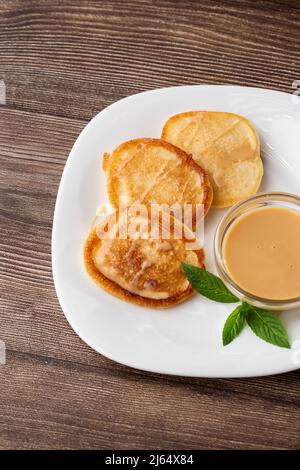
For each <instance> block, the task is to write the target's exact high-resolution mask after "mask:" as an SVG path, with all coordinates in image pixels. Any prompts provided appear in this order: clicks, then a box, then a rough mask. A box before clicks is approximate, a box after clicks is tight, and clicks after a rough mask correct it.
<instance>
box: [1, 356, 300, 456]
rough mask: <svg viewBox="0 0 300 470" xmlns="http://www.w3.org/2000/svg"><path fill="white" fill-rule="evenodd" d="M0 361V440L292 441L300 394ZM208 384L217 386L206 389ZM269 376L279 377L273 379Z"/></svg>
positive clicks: (106, 443)
mask: <svg viewBox="0 0 300 470" xmlns="http://www.w3.org/2000/svg"><path fill="white" fill-rule="evenodd" d="M4 368H5V369H6V368H7V369H8V371H7V372H6V374H4V375H2V377H1V387H2V395H1V409H0V422H1V423H3V424H1V425H0V431H1V432H0V446H1V447H11V446H12V445H13V446H16V447H18V448H23V449H24V448H26V449H27V448H77V449H78V448H106V449H116V448H117V449H132V448H135V449H143V448H150V449H151V448H156V449H199V448H205V449H216V448H218V449H229V448H235V449H240V448H247V449H253V448H257V449H267V448H268V449H271V448H277V449H279V448H289V449H293V448H298V446H299V431H300V424H299V414H298V411H297V409H299V399H298V398H297V400H296V402H295V403H291V402H285V399H284V396H282V399H278V400H276V399H271V398H270V397H269V396H268V394H267V393H265V394H264V396H261V394H260V392H259V393H258V394H257V395H256V397H252V400H249V397H248V396H247V394H243V393H239V392H237V393H234V392H233V390H231V391H228V390H226V386H225V388H224V387H223V386H222V385H223V384H226V383H227V384H230V383H232V384H234V381H202V380H190V381H187V382H186V381H185V380H184V381H179V382H176V381H173V380H172V379H167V378H166V379H165V380H162V379H159V378H157V377H155V376H153V375H150V374H132V373H130V372H128V373H125V372H124V370H123V371H121V373H119V371H116V370H114V371H113V370H109V371H107V370H105V369H98V368H95V367H91V366H86V365H81V366H79V365H77V366H74V365H72V364H68V363H66V362H62V361H57V360H52V361H51V362H49V363H47V362H45V361H44V360H42V359H41V358H39V357H36V356H33V355H23V354H20V353H12V354H10V355H9V357H8V365H7V366H5V367H4ZM0 373H1V369H0ZM291 376H292V374H290V375H289V376H288V377H291ZM280 380H281V379H280ZM288 380H289V379H288ZM209 383H210V384H214V383H219V386H218V387H214V386H213V388H210V386H209V385H208V384H209ZM272 383H275V384H276V383H277V384H278V378H274V379H273V381H272ZM206 384H207V385H206ZM290 384H291V382H290ZM262 385H263V384H261V387H260V390H262V389H263V387H262ZM233 386H234V385H233ZM12 387H13V395H12ZM297 407H298V408H297ZM287 430H288V439H287V438H286V432H287Z"/></svg>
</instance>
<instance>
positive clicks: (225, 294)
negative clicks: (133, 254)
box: [182, 263, 291, 348]
mask: <svg viewBox="0 0 300 470" xmlns="http://www.w3.org/2000/svg"><path fill="white" fill-rule="evenodd" d="M182 267H183V271H184V273H185V275H186V277H187V279H188V281H189V283H190V284H191V286H192V287H193V288H194V289H195V290H196V291H197V292H198V293H199V294H202V295H203V296H204V297H207V298H208V299H210V300H214V301H216V302H222V303H238V302H240V300H239V299H238V298H237V297H236V296H235V295H233V294H232V293H231V292H230V291H229V290H228V289H227V287H226V286H225V284H224V282H223V281H222V280H221V279H220V278H219V277H218V276H215V275H214V274H212V273H210V272H208V271H206V270H205V269H202V268H198V267H197V266H193V265H191V264H187V263H182ZM246 323H247V324H248V325H249V326H250V328H251V330H252V331H253V333H255V334H256V336H258V337H259V338H261V339H263V340H264V341H267V342H268V343H271V344H274V345H275V346H280V347H282V348H290V347H291V346H290V343H289V339H288V335H287V332H286V330H285V328H284V326H283V324H282V322H281V321H280V320H279V318H278V317H277V316H276V315H275V314H274V313H273V312H270V311H269V310H265V309H262V308H258V307H255V306H253V305H249V304H247V303H246V302H243V303H241V304H240V305H239V306H238V307H236V308H235V309H234V310H233V312H232V313H231V314H230V315H229V317H228V318H227V320H226V322H225V324H224V328H223V345H224V346H226V345H227V344H229V343H231V342H232V341H233V340H234V339H235V338H236V337H237V336H238V335H239V334H240V332H241V331H242V329H243V328H244V326H245V324H246Z"/></svg>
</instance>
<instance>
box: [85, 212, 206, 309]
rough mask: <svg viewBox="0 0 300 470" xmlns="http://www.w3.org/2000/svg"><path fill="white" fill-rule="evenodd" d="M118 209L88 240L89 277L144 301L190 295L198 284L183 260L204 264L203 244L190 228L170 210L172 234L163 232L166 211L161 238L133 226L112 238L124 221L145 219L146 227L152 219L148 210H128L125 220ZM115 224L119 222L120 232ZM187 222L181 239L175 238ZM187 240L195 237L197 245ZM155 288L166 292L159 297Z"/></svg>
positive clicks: (167, 302) (157, 303)
mask: <svg viewBox="0 0 300 470" xmlns="http://www.w3.org/2000/svg"><path fill="white" fill-rule="evenodd" d="M115 214H116V219H112V218H113V217H114V214H111V215H110V216H108V217H106V218H105V220H104V221H102V222H101V223H100V224H98V226H97V227H96V228H94V229H92V231H91V233H90V234H89V236H88V238H87V240H86V243H85V246H84V262H85V266H86V269H87V272H88V273H89V275H90V276H91V278H92V279H93V280H94V281H95V282H96V283H97V284H98V285H99V286H100V287H102V288H103V289H104V290H106V291H107V292H109V293H110V294H112V295H114V296H116V297H118V298H120V299H122V300H126V301H128V302H132V303H135V304H138V305H141V306H145V307H155V308H167V307H170V306H172V305H176V304H178V303H180V302H182V301H184V300H185V299H187V298H188V297H190V296H191V295H192V294H193V293H194V290H193V288H192V287H191V285H190V284H189V283H188V281H187V279H186V277H185V275H184V273H183V270H182V266H181V263H182V262H188V263H191V264H194V265H197V266H199V267H204V250H203V248H201V247H200V246H199V242H198V241H197V240H196V239H195V238H194V236H193V234H192V232H190V230H189V229H188V228H187V227H184V226H183V224H181V222H179V221H178V220H176V219H175V218H174V217H172V216H171V215H169V216H168V218H167V220H169V221H170V223H169V227H170V237H169V239H165V238H162V237H163V236H164V233H165V232H164V228H163V225H164V223H165V222H164V221H163V219H162V216H161V217H160V219H159V223H158V225H159V228H160V232H159V233H160V237H159V238H157V239H154V238H152V239H151V238H149V239H142V238H136V237H135V236H132V234H131V232H130V231H129V233H128V234H127V237H126V239H118V238H113V236H111V235H112V233H117V234H120V233H122V227H123V225H125V224H126V226H127V227H129V224H130V221H132V222H133V223H134V227H136V224H138V225H141V224H144V227H145V226H146V227H147V230H149V224H150V218H149V216H148V217H147V218H145V217H144V216H136V215H135V216H132V217H131V216H128V219H127V222H123V219H120V217H119V213H115ZM148 214H149V209H148ZM120 220H121V222H120ZM118 224H119V225H118ZM122 224H123V225H122ZM114 227H118V229H117V232H114V230H116V229H115V228H114ZM184 228H185V230H186V231H185V232H183V237H182V239H176V237H177V236H178V235H177V234H180V233H182V231H183V229H184ZM178 230H180V232H179V231H178ZM149 233H150V232H149ZM99 234H100V237H99ZM186 243H196V247H194V249H187V245H186ZM108 276H109V277H108ZM126 287H127V288H126ZM157 293H158V294H159V296H162V297H163V298H155V297H156V296H157ZM140 294H142V295H140ZM147 295H148V297H147Z"/></svg>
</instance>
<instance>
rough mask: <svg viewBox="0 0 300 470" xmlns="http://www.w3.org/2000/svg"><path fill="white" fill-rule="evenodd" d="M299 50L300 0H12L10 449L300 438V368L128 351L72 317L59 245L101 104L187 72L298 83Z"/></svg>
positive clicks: (7, 70)
mask: <svg viewBox="0 0 300 470" xmlns="http://www.w3.org/2000/svg"><path fill="white" fill-rule="evenodd" d="M299 59H300V2H299V1H298V0H294V1H292V0H290V1H279V0H273V1H250V0H239V1H234V0H232V1H225V0H224V1H170V0H166V1H164V0H156V1H146V0H144V1H122V0H119V1H90V0H83V1H79V0H78V1H74V0H72V1H70V0H63V1H61V0H45V1H44V0H39V1H36V0H1V2H0V80H5V83H6V88H7V102H6V105H5V106H4V105H0V161H1V162H0V163H1V164H0V191H1V193H0V197H1V206H0V229H1V234H0V244H1V246H0V250H1V251H0V277H1V285H0V289H1V303H0V307H1V311H0V339H1V340H3V341H5V343H6V347H7V363H6V365H0V448H2V449H8V448H18V449H36V448H100V449H101V448H106V449H113V448H117V449H126V448H134V449H139V448H146V449H149V448H157V449H167V448H169V449H179V448H182V449H188V448H195V449H203V448H206V449H229V448H232V449H255V448H258V449H283V448H284V449H295V448H299V445H300V412H299V405H300V397H299V378H300V374H299V372H293V373H289V374H284V375H279V376H273V377H265V378H253V379H243V380H242V379H241V380H206V379H191V378H187V379H185V378H177V377H167V376H165V377H164V376H160V375H155V374H150V373H144V372H139V371H135V370H131V369H129V368H126V367H123V366H121V365H118V364H115V363H113V362H111V361H109V360H108V359H106V358H104V357H102V356H100V355H98V354H96V353H95V352H93V351H92V350H91V349H90V348H89V347H88V346H86V345H85V344H84V343H83V342H82V341H81V340H80V339H79V338H78V337H77V336H76V335H75V333H74V332H73V331H72V329H71V328H70V326H69V325H68V323H67V321H66V320H65V317H64V315H63V313H62V311H61V309H60V306H59V304H58V300H57V298H56V294H55V291H54V287H53V281H52V273H51V254H50V238H51V228H52V217H53V210H54V204H55V197H56V192H57V189H58V185H59V181H60V177H61V174H62V171H63V167H64V164H65V161H66V158H67V156H68V153H69V151H70V148H71V146H72V144H73V142H74V140H75V139H76V137H77V135H78V134H79V132H80V131H81V130H82V128H83V127H84V126H85V124H86V123H87V122H88V120H89V119H90V118H92V117H93V116H94V115H95V114H96V113H97V112H98V111H99V110H101V109H103V108H104V107H105V106H107V105H108V104H110V103H112V102H114V101H115V100H118V99H120V98H122V97H124V96H126V95H130V94H133V93H137V92H140V91H143V90H148V89H151V88H157V87H164V86H170V85H180V84H201V83H212V84H224V83H225V84H226V83H228V84H229V83H230V84H241V85H250V86H258V87H265V88H272V89H276V90H281V91H286V92H291V91H292V83H293V81H294V80H296V79H298V80H299V79H300V60H299Z"/></svg>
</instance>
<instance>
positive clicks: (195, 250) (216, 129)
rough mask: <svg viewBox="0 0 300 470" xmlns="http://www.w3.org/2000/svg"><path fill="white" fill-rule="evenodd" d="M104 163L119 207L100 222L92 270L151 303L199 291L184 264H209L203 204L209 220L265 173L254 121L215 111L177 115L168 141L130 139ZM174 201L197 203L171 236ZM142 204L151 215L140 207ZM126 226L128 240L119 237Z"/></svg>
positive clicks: (106, 284)
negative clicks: (201, 234) (199, 231)
mask: <svg viewBox="0 0 300 470" xmlns="http://www.w3.org/2000/svg"><path fill="white" fill-rule="evenodd" d="M103 168H104V170H105V172H106V176H107V190H108V195H109V199H110V202H111V205H112V206H113V208H114V210H115V212H114V213H113V214H111V215H109V216H108V217H107V218H106V219H105V220H103V221H101V223H100V224H98V225H97V226H96V227H94V228H93V229H92V231H91V233H90V235H89V237H88V239H87V241H86V244H85V248H84V259H85V265H86V268H87V271H88V273H89V274H90V275H91V277H92V278H93V279H94V280H95V281H96V282H97V283H98V285H100V286H101V287H103V288H104V289H105V290H107V291H108V292H110V293H112V294H114V295H115V296H117V297H119V298H121V299H124V300H128V301H131V302H134V303H137V304H139V305H143V306H151V307H169V306H171V305H175V304H177V303H180V302H182V301H183V300H185V299H186V298H188V297H190V296H191V295H192V293H193V289H192V288H191V286H190V285H189V283H188V281H187V279H186V277H185V275H184V273H183V270H182V262H185V263H189V264H193V265H195V266H199V267H204V251H203V247H201V246H199V243H197V240H196V239H195V235H194V234H193V233H192V232H191V229H193V230H195V229H196V227H197V224H198V223H199V218H198V217H197V210H198V207H202V216H203V217H204V216H206V215H207V213H208V211H209V209H210V207H211V205H213V206H214V207H227V206H229V205H232V204H233V203H235V202H237V201H239V200H240V199H243V198H245V197H247V196H250V195H251V194H254V193H255V192H256V191H257V190H258V187H259V185H260V182H261V178H262V175H263V166H262V161H261V158H260V143H259V138H258V135H257V133H256V131H255V129H254V128H253V127H252V125H251V124H250V123H249V122H248V121H247V120H246V119H245V118H243V117H242V116H238V115H235V114H231V113H221V112H208V111H194V112H187V113H181V114H177V115H175V116H172V117H171V118H170V119H169V120H168V121H167V122H166V123H165V125H164V127H163V130H162V135H161V139H136V140H130V141H128V142H125V143H122V144H121V145H119V146H118V147H117V148H116V149H115V150H114V151H113V152H112V153H111V154H110V155H109V154H107V153H106V154H104V160H103ZM174 205H177V206H180V207H182V208H184V207H186V206H187V205H189V206H190V207H191V208H192V209H191V220H190V222H191V227H189V228H187V227H186V224H185V219H184V220H183V219H182V218H177V216H174V214H173V215H170V216H169V229H170V230H169V232H168V235H167V237H165V236H164V230H163V229H164V227H163V224H164V222H163V220H164V217H163V214H164V211H165V209H164V208H165V207H169V208H170V207H173V206H174ZM140 206H143V208H145V207H146V208H147V210H146V212H145V211H141V210H132V209H134V208H137V207H140ZM154 206H155V207H158V208H159V209H158V225H159V227H158V228H159V230H158V231H156V232H155V234H153V233H152V231H151V222H152V218H151V217H152V216H151V210H150V208H152V207H154ZM124 209H126V210H124ZM128 209H130V210H128ZM148 209H149V210H148ZM124 213H126V216H125V215H124ZM132 227H138V230H131V228H132ZM141 227H144V233H143V230H141ZM124 229H125V231H124ZM145 229H146V230H145ZM122 231H123V233H126V236H125V237H120V236H116V234H117V235H120V232H122ZM146 232H147V233H146ZM179 232H180V233H181V234H182V236H180V237H179V236H178V233H179ZM137 233H138V234H139V235H138V236H137ZM144 235H146V236H144ZM191 242H194V243H191ZM191 247H192V248H191Z"/></svg>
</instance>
